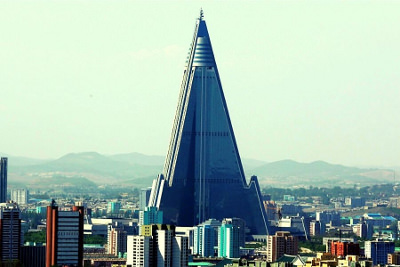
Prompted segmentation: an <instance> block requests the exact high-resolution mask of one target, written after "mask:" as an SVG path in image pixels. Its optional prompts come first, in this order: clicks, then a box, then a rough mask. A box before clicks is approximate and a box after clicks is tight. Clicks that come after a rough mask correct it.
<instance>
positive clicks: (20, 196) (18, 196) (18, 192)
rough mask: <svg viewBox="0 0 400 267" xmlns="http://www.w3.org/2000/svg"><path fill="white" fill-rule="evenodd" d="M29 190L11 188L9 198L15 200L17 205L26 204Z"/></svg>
mask: <svg viewBox="0 0 400 267" xmlns="http://www.w3.org/2000/svg"><path fill="white" fill-rule="evenodd" d="M28 196H29V191H28V190H27V189H13V190H11V200H12V201H14V202H17V203H18V205H26V204H28Z"/></svg>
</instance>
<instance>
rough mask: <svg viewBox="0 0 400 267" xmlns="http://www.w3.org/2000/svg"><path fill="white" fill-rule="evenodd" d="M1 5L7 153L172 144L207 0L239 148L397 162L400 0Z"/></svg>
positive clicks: (144, 149)
mask: <svg viewBox="0 0 400 267" xmlns="http://www.w3.org/2000/svg"><path fill="white" fill-rule="evenodd" d="M1 6H2V8H1V11H0V12H1V16H0V23H1V25H7V26H6V27H3V28H1V29H0V33H1V34H2V36H3V38H2V41H0V59H1V63H0V86H1V88H2V89H3V90H2V91H3V92H2V96H1V98H0V112H1V114H2V116H0V124H1V125H2V130H1V137H2V138H0V152H2V153H7V154H11V155H18V156H28V157H38V158H56V157H60V156H62V155H64V154H67V153H70V152H83V151H97V152H99V153H104V154H117V153H129V152H140V153H144V154H150V155H165V154H166V151H167V149H168V140H169V137H170V134H171V122H172V121H173V118H174V114H175V107H176V102H177V94H178V91H179V88H180V78H181V76H182V73H183V69H184V61H183V60H182V59H183V58H185V57H186V55H187V47H188V45H189V44H188V40H187V36H188V35H189V36H190V34H191V32H192V31H193V23H192V24H191V23H190V22H191V21H192V22H194V20H195V18H196V17H197V14H198V12H199V10H200V8H201V7H202V8H203V9H204V12H205V18H206V19H207V21H208V22H209V23H211V24H212V25H213V27H212V29H211V30H210V31H211V32H210V34H211V35H212V36H215V37H214V38H213V40H212V45H213V48H214V51H215V53H216V57H217V58H216V60H217V64H218V69H219V72H220V74H221V77H222V78H221V82H222V85H223V88H224V92H225V95H226V99H227V102H228V103H229V113H230V116H231V119H232V121H233V129H234V131H235V135H236V139H237V143H238V149H239V152H240V154H241V156H242V157H243V158H255V159H259V160H264V161H267V162H271V161H276V160H281V159H293V160H296V161H300V162H310V161H315V160H324V161H327V162H331V163H340V164H346V165H374V166H399V165H400V164H399V163H398V158H399V156H400V142H398V140H397V139H398V136H400V129H399V127H397V125H399V123H400V119H399V118H397V117H398V116H396V114H397V113H398V112H399V111H400V90H398V87H399V85H400V78H399V77H398V75H397V70H398V69H399V67H400V66H399V65H400V60H399V59H400V52H399V50H398V47H400V37H399V36H398V34H397V33H396V28H397V27H396V26H398V25H400V18H399V17H398V16H397V14H398V11H399V10H400V4H399V3H395V2H391V1H382V2H370V1H363V2H340V1H331V2H329V3H319V2H316V1H302V2H297V1H285V2H278V1H270V2H267V3H264V2H251V3H248V2H246V5H244V4H243V2H241V1H237V2H233V3H232V4H230V5H229V6H227V5H225V4H224V3H222V2H221V3H218V2H217V3H213V2H207V1H205V2H191V3H182V2H168V3H161V2H150V3H147V2H146V3H144V2H136V1H134V2H128V1H118V2H111V1H98V2H89V1H72V2H58V3H52V2H50V1H37V2H35V3H33V2H29V1H20V2H13V1H3V2H2V3H1ZM239 21H240V23H239Z"/></svg>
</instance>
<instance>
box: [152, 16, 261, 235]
mask: <svg viewBox="0 0 400 267" xmlns="http://www.w3.org/2000/svg"><path fill="white" fill-rule="evenodd" d="M149 206H156V207H158V208H159V209H160V210H162V211H163V213H164V223H171V224H176V225H179V226H194V225H197V224H199V223H202V222H204V221H205V220H207V219H210V218H214V219H223V218H232V217H237V218H242V219H244V220H245V221H246V225H247V227H248V228H249V229H250V231H251V233H252V234H267V233H268V228H267V217H266V215H265V211H264V207H263V205H262V200H261V192H260V188H259V185H258V181H257V178H256V177H252V178H251V179H250V182H249V184H248V183H247V182H246V178H245V175H244V171H243V167H242V163H241V160H240V156H239V152H238V148H237V145H236V140H235V136H234V133H233V129H232V125H231V120H230V118H229V113H228V109H227V105H226V101H225V97H224V93H223V91H222V86H221V80H220V77H219V74H218V69H217V65H216V62H215V58H214V54H213V50H212V47H211V41H210V37H209V34H208V30H207V26H206V22H205V21H204V19H203V15H202V12H201V14H200V17H199V19H198V20H197V22H196V28H195V32H194V37H193V41H192V45H191V47H190V52H189V55H188V58H187V62H186V68H185V71H184V75H183V81H182V85H181V91H180V95H179V102H178V107H177V110H176V115H175V121H174V124H173V129H172V135H171V141H170V145H169V151H168V155H167V158H166V161H165V165H164V171H163V174H161V175H159V176H158V178H157V179H156V180H154V182H153V187H152V192H151V195H150V200H149Z"/></svg>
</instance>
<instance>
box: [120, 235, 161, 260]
mask: <svg viewBox="0 0 400 267" xmlns="http://www.w3.org/2000/svg"><path fill="white" fill-rule="evenodd" d="M127 242H128V244H127V261H126V264H127V266H131V267H152V266H154V265H153V257H154V255H153V253H154V252H153V238H152V237H151V236H143V235H130V236H128V241H127Z"/></svg>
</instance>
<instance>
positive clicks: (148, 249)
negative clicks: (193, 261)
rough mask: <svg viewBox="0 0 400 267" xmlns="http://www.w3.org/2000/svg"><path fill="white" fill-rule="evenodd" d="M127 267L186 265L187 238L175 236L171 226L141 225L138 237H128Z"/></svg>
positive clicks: (173, 266) (175, 266) (179, 266)
mask: <svg viewBox="0 0 400 267" xmlns="http://www.w3.org/2000/svg"><path fill="white" fill-rule="evenodd" d="M127 248H128V251H127V261H126V264H127V266H165V267H183V266H187V265H188V238H187V237H184V236H176V235H175V226H173V225H165V224H158V225H155V224H153V225H143V226H142V227H141V234H140V235H139V236H128V245H127Z"/></svg>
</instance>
